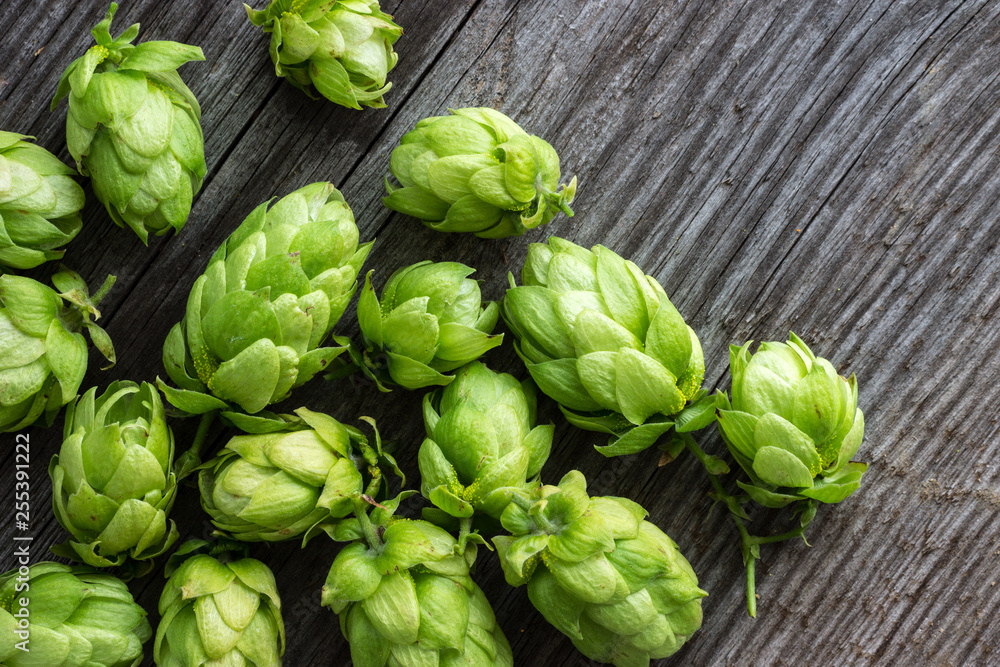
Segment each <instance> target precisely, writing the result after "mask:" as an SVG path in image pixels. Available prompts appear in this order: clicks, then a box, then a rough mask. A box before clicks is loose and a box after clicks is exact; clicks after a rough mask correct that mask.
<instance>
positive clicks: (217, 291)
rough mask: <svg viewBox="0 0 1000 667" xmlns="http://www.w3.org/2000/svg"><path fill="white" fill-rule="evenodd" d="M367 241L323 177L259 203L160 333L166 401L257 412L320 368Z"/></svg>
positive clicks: (194, 409)
mask: <svg viewBox="0 0 1000 667" xmlns="http://www.w3.org/2000/svg"><path fill="white" fill-rule="evenodd" d="M370 249H371V243H366V244H364V245H362V246H360V247H359V246H358V228H357V226H356V225H355V224H354V214H353V213H352V212H351V208H350V206H348V205H347V202H345V201H344V198H343V196H342V195H341V194H340V192H339V191H337V189H336V188H334V187H333V185H331V184H330V183H322V182H321V183H313V184H311V185H307V186H305V187H304V188H300V189H298V190H296V191H295V192H292V193H291V194H289V195H287V196H285V197H283V198H282V199H280V200H279V201H278V202H277V203H275V204H274V206H272V207H271V208H270V209H268V204H267V203H264V204H261V205H260V206H258V207H257V208H256V209H254V211H253V212H252V213H251V214H250V215H249V216H247V219H246V220H245V221H244V222H243V224H242V225H240V227H239V228H238V229H237V230H236V231H235V232H233V233H232V234H231V235H230V237H229V239H228V240H227V241H226V242H225V243H224V244H222V246H221V247H220V248H219V249H218V250H217V251H216V252H215V254H214V255H213V256H212V258H211V259H210V260H209V263H208V268H206V269H205V273H204V274H203V275H201V276H200V277H199V278H198V279H197V280H196V281H195V283H194V286H193V287H192V288H191V293H190V295H189V296H188V302H187V313H186V315H185V316H184V319H183V320H182V321H181V322H180V323H178V324H177V325H175V326H174V327H173V329H171V331H170V334H169V335H168V336H167V340H166V342H165V343H164V346H163V365H164V366H166V369H167V374H168V375H169V376H170V379H172V380H173V381H174V382H175V383H176V384H177V386H178V387H180V390H177V389H172V388H169V387H166V386H165V385H163V384H162V383H161V388H162V389H163V390H164V393H165V394H166V397H167V400H168V401H170V403H171V404H173V405H174V406H175V407H177V408H180V409H181V410H184V411H185V412H188V413H191V414H203V413H205V412H209V411H211V410H218V409H222V410H225V411H231V410H233V409H234V408H233V407H232V406H236V407H237V408H238V409H239V410H242V411H243V412H244V413H249V414H254V413H258V412H260V411H261V410H263V409H264V408H265V407H267V406H268V405H270V404H272V403H276V402H278V401H280V400H282V399H284V398H285V397H287V396H288V394H289V392H291V390H292V389H293V388H294V387H298V386H299V385H302V384H304V383H305V382H307V381H308V380H310V379H311V378H312V377H313V376H314V375H315V374H316V373H318V372H319V371H321V370H323V369H325V368H326V367H327V366H328V365H329V363H330V361H332V360H333V359H334V358H335V357H336V356H337V355H338V354H340V353H341V352H342V351H343V348H341V347H334V346H327V345H325V343H326V342H327V338H328V337H329V335H330V331H331V330H332V329H333V326H334V325H335V324H336V323H337V320H338V319H339V318H340V316H341V315H342V314H343V312H344V309H345V308H346V307H347V303H348V302H349V301H350V299H351V296H353V294H354V291H355V290H356V288H357V287H356V283H355V279H356V277H357V275H358V271H360V269H361V265H362V264H363V263H364V261H365V258H366V257H367V256H368V251H369V250H370ZM240 426H241V428H243V429H244V430H248V429H247V428H246V426H245V425H244V424H240Z"/></svg>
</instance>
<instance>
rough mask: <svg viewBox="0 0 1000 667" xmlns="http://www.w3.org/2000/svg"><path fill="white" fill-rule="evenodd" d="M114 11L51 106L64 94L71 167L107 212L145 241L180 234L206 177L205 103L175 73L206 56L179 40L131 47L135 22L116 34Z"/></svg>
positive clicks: (96, 30) (68, 70)
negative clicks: (150, 236)
mask: <svg viewBox="0 0 1000 667" xmlns="http://www.w3.org/2000/svg"><path fill="white" fill-rule="evenodd" d="M117 9H118V5H117V4H116V3H111V6H110V8H109V9H108V13H107V15H106V16H105V18H104V20H103V21H101V22H100V23H98V24H97V25H96V26H95V27H94V29H93V30H91V33H93V35H94V40H95V41H96V42H97V44H96V45H94V46H92V47H90V49H88V50H87V52H86V53H85V54H84V55H83V56H81V57H79V58H77V59H76V60H74V61H73V62H72V63H70V65H69V67H67V68H66V71H65V72H63V75H62V78H61V79H60V80H59V89H58V90H57V91H56V95H55V97H54V98H53V99H52V109H55V108H56V106H57V105H58V104H59V101H60V100H61V99H62V98H64V97H66V96H67V95H68V96H69V113H67V114H66V144H67V146H68V147H69V152H70V154H71V155H72V156H73V159H74V160H76V166H77V169H79V170H80V173H81V174H83V175H84V176H90V177H91V184H92V185H93V187H94V194H96V195H97V198H98V199H99V200H100V201H101V203H102V204H104V206H105V207H106V208H107V209H108V215H110V216H111V218H112V219H113V220H114V221H115V222H116V223H117V224H118V225H119V226H121V227H124V226H125V225H128V226H129V227H131V228H132V231H134V232H135V233H136V234H138V235H139V238H141V239H142V241H143V243H145V242H146V241H147V236H148V234H149V232H153V233H156V234H158V235H162V234H166V233H167V232H168V231H170V230H171V229H176V230H178V231H180V229H181V227H183V226H184V223H185V222H187V218H188V214H189V213H190V212H191V200H192V198H193V197H194V194H195V193H197V192H198V190H199V189H201V183H202V179H203V178H204V177H205V171H206V166H205V147H204V139H203V137H202V132H201V124H200V123H201V107H200V106H199V105H198V100H196V99H195V97H194V95H193V94H192V93H191V91H190V90H189V89H188V87H187V86H186V85H184V82H183V81H182V80H181V77H180V75H179V74H178V73H177V68H178V67H180V66H181V65H183V64H184V63H186V62H190V61H193V60H204V59H205V56H204V55H203V54H202V52H201V49H200V48H198V47H197V46H189V45H187V44H179V43H177V42H163V41H151V42H144V43H142V44H139V45H136V46H133V45H132V43H131V42H132V40H134V39H135V38H136V35H138V34H139V24H135V25H133V26H131V27H130V28H128V30H126V31H125V32H124V33H122V34H121V35H119V36H118V37H117V38H114V39H112V37H111V33H110V27H111V19H112V18H113V17H114V15H115V12H116V10H117Z"/></svg>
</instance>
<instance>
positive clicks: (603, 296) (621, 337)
mask: <svg viewBox="0 0 1000 667" xmlns="http://www.w3.org/2000/svg"><path fill="white" fill-rule="evenodd" d="M521 282H522V283H523V285H522V286H521V287H517V286H516V285H515V283H514V278H513V276H511V277H510V284H511V287H510V289H508V290H507V294H506V296H505V297H504V300H503V309H502V312H503V316H504V320H506V322H507V324H508V326H510V328H511V330H512V331H513V332H514V335H515V336H516V337H517V339H518V340H517V343H515V349H516V350H517V353H518V355H520V357H521V359H522V360H524V363H525V365H526V366H527V367H528V372H530V373H531V377H532V378H534V380H535V382H536V383H538V387H539V388H540V389H541V390H542V392H543V393H545V394H546V395H548V396H549V397H550V398H552V399H554V400H555V401H556V402H558V403H559V406H560V408H561V409H562V411H563V413H564V414H565V415H566V418H567V419H568V420H569V421H570V423H572V424H574V425H575V426H578V427H580V428H583V429H588V430H592V431H600V432H604V433H608V434H610V435H611V436H612V439H611V440H612V444H611V445H609V446H607V447H599V448H598V451H601V452H602V453H603V454H605V455H607V456H615V455H619V454H631V453H634V452H637V451H640V450H642V449H645V448H646V447H649V446H650V445H652V444H653V443H654V442H655V441H656V440H657V438H659V437H660V436H661V435H662V434H663V433H665V432H666V431H668V430H669V429H670V428H671V427H673V426H674V425H675V423H680V422H681V421H682V420H683V422H684V424H685V426H684V427H685V428H686V429H687V430H693V429H694V428H702V427H704V426H706V425H707V424H708V423H711V420H712V419H713V418H714V411H713V410H712V409H709V410H702V405H701V404H700V403H696V402H698V401H699V400H700V399H701V398H702V397H703V396H704V392H703V391H702V390H701V389H700V387H701V383H702V380H703V379H704V376H705V361H704V357H703V355H702V351H701V343H700V342H699V341H698V336H697V335H695V333H694V330H692V329H691V327H689V326H688V325H687V323H685V322H684V318H682V317H681V315H680V313H678V312H677V309H676V308H674V305H673V304H672V303H670V300H669V299H668V298H667V295H666V293H665V292H664V291H663V288H662V287H660V284H659V283H658V282H656V280H655V279H653V278H652V277H651V276H647V275H644V274H643V273H642V271H641V270H640V269H639V267H637V266H636V265H635V264H633V263H632V262H630V261H628V260H625V259H622V258H621V257H619V256H618V255H617V254H615V253H614V252H612V251H610V250H608V249H607V248H605V247H603V246H594V248H593V249H591V250H586V249H584V248H581V247H580V246H578V245H576V244H574V243H570V242H569V241H566V240H564V239H561V238H558V237H555V236H552V237H549V239H548V242H547V243H533V244H531V246H529V248H528V257H527V259H526V260H525V263H524V267H523V269H522V270H521ZM686 406H687V407H690V408H693V409H695V410H697V413H698V417H697V418H695V419H688V418H687V415H685V416H684V417H682V416H681V415H679V414H678V413H682V411H684V410H685V407H686ZM710 407H711V408H714V399H713V401H712V402H711V406H710Z"/></svg>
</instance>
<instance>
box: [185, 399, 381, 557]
mask: <svg viewBox="0 0 1000 667" xmlns="http://www.w3.org/2000/svg"><path fill="white" fill-rule="evenodd" d="M295 412H296V414H298V415H299V417H301V419H302V420H303V422H304V425H305V426H306V427H307V428H305V429H302V428H301V426H298V427H297V428H296V429H295V430H292V429H289V430H286V431H284V432H276V433H269V434H262V435H239V436H236V437H235V438H233V439H232V440H230V441H229V442H228V443H227V444H226V446H225V448H224V449H223V450H222V452H221V453H220V454H219V456H218V457H216V459H215V460H214V461H210V462H209V463H208V464H207V466H206V468H205V469H204V470H202V472H201V475H200V477H199V486H200V487H201V505H202V507H203V508H204V509H205V511H206V512H208V514H209V516H211V517H212V523H213V524H215V526H216V527H217V528H219V529H220V530H223V531H226V532H227V533H228V534H230V535H232V536H233V537H235V538H236V539H239V540H244V541H247V542H256V541H261V540H263V541H268V542H274V541H279V540H285V539H289V538H292V537H295V536H296V535H301V534H303V533H305V532H306V531H308V530H310V529H311V528H313V527H314V526H316V525H318V524H321V523H323V522H329V521H330V520H331V519H339V518H342V517H345V516H347V515H348V514H350V513H351V512H352V510H353V505H352V501H351V499H352V497H356V496H357V495H358V494H360V493H361V492H362V486H363V480H362V476H361V473H360V472H359V471H358V468H357V465H356V464H355V462H354V460H353V458H352V457H353V456H354V449H355V447H358V446H363V445H365V444H367V442H366V440H365V438H364V436H362V435H361V433H360V431H357V430H356V429H349V428H348V427H346V426H344V425H343V424H341V423H340V422H338V421H337V420H335V419H333V418H332V417H329V416H327V415H324V414H321V413H318V412H312V411H311V410H307V409H305V408H299V409H298V410H296V411H295Z"/></svg>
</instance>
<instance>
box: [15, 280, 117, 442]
mask: <svg viewBox="0 0 1000 667" xmlns="http://www.w3.org/2000/svg"><path fill="white" fill-rule="evenodd" d="M52 283H53V284H54V285H55V286H56V288H57V289H59V290H61V293H57V292H56V291H55V290H53V289H52V288H50V287H46V286H45V285H43V284H41V283H40V282H37V281H35V280H32V279H31V278H24V277H21V276H13V275H10V274H4V275H0V432H5V433H6V432H10V431H19V430H21V429H23V428H25V427H27V426H30V425H31V424H33V423H35V420H37V419H38V418H39V417H40V416H42V415H43V414H44V415H45V422H46V424H47V425H51V424H52V421H53V419H55V416H56V414H58V412H59V410H60V409H61V408H62V406H64V405H66V404H67V403H69V402H70V401H72V400H73V399H74V398H76V392H77V390H78V389H79V388H80V383H81V382H83V376H84V374H85V373H86V372H87V342H86V341H85V340H84V338H83V335H82V334H81V333H80V332H81V331H82V330H84V329H86V330H87V332H88V333H89V334H90V339H91V341H93V343H94V345H95V346H96V347H97V349H98V350H100V351H101V353H102V354H103V355H104V356H105V357H106V358H107V359H108V361H110V362H111V365H114V363H115V350H114V347H113V346H112V344H111V339H110V338H109V337H108V334H107V333H106V332H105V331H104V329H101V328H100V327H99V326H97V325H96V324H95V323H94V321H93V320H96V319H98V318H99V317H100V316H101V314H100V313H99V312H98V310H97V304H98V303H99V302H100V301H101V299H102V298H103V297H104V295H105V294H107V293H108V291H109V290H110V289H111V285H112V284H114V276H109V277H108V279H107V281H105V283H104V285H103V286H102V287H101V288H100V289H99V290H98V291H97V292H96V293H95V294H94V295H93V296H92V297H91V296H89V295H88V292H87V284H86V283H84V282H83V279H82V278H80V276H78V275H77V274H75V273H73V272H72V271H69V270H68V269H64V270H63V271H60V272H59V273H57V274H55V275H54V276H52Z"/></svg>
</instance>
